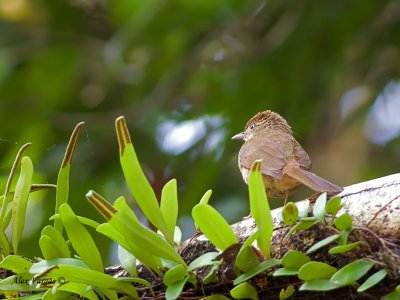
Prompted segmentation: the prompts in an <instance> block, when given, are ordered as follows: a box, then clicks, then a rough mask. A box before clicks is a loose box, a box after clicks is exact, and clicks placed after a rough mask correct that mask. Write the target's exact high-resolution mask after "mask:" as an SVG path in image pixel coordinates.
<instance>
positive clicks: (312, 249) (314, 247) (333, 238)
mask: <svg viewBox="0 0 400 300" xmlns="http://www.w3.org/2000/svg"><path fill="white" fill-rule="evenodd" d="M338 238H339V235H338V234H334V235H331V236H328V237H327V238H325V239H323V240H321V241H319V242H317V243H315V244H314V245H312V246H311V247H310V248H309V249H308V250H307V252H306V254H310V253H313V252H315V251H317V250H319V249H321V248H322V247H325V246H327V245H329V244H331V243H333V242H334V241H336V240H337V239H338Z"/></svg>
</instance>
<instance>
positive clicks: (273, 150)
mask: <svg viewBox="0 0 400 300" xmlns="http://www.w3.org/2000/svg"><path fill="white" fill-rule="evenodd" d="M256 139H257V140H256ZM239 157H240V163H241V165H242V166H244V167H245V168H246V169H250V168H251V166H252V164H253V162H254V161H255V160H258V159H262V162H261V173H262V174H265V175H269V176H272V177H275V178H277V179H281V178H282V177H283V173H282V169H283V167H284V166H285V164H286V157H285V155H284V154H283V153H282V151H281V150H280V148H279V146H278V145H277V144H276V143H275V142H274V141H272V140H270V139H267V138H265V137H263V138H260V139H258V138H257V137H253V138H252V139H251V143H249V142H246V143H244V144H243V146H242V148H241V149H240V152H239Z"/></svg>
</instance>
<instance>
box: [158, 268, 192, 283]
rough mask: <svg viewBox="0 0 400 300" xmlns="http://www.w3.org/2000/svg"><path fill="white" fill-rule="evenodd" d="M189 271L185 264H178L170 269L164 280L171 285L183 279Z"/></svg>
mask: <svg viewBox="0 0 400 300" xmlns="http://www.w3.org/2000/svg"><path fill="white" fill-rule="evenodd" d="M187 276H188V273H187V271H186V269H185V267H184V266H182V265H176V266H175V267H173V268H172V269H169V270H168V271H167V272H166V273H165V274H164V277H163V282H164V284H165V285H166V286H169V285H171V284H173V283H175V282H178V281H182V280H183V279H184V278H185V277H187Z"/></svg>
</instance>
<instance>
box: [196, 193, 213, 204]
mask: <svg viewBox="0 0 400 300" xmlns="http://www.w3.org/2000/svg"><path fill="white" fill-rule="evenodd" d="M211 194H212V190H208V191H207V192H206V193H205V194H204V195H203V197H201V199H200V202H199V204H208V201H209V200H210V197H211Z"/></svg>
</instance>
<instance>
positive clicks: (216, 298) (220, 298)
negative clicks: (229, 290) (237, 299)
mask: <svg viewBox="0 0 400 300" xmlns="http://www.w3.org/2000/svg"><path fill="white" fill-rule="evenodd" d="M229 299H230V298H228V297H225V296H224V295H219V294H214V295H211V296H207V297H204V298H201V299H200V300H229Z"/></svg>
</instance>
